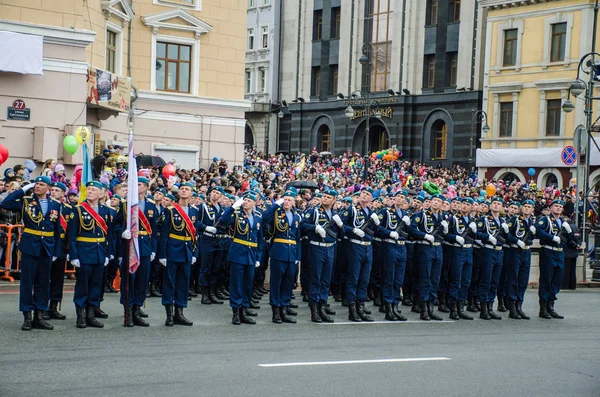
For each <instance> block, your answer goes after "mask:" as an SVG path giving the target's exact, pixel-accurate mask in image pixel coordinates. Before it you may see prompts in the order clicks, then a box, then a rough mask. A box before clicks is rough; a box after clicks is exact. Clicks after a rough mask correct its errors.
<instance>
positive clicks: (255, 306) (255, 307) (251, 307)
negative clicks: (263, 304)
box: [249, 299, 260, 310]
mask: <svg viewBox="0 0 600 397" xmlns="http://www.w3.org/2000/svg"><path fill="white" fill-rule="evenodd" d="M249 306H250V309H255V310H258V309H260V306H259V305H257V304H256V303H254V301H253V300H252V299H250V305H249Z"/></svg>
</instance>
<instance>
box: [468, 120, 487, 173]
mask: <svg viewBox="0 0 600 397" xmlns="http://www.w3.org/2000/svg"><path fill="white" fill-rule="evenodd" d="M487 119H488V115H487V113H486V112H485V111H484V110H477V111H475V112H473V117H472V118H471V138H470V142H469V172H471V169H472V168H473V144H474V142H473V141H474V139H475V125H476V124H477V123H485V124H484V125H483V127H481V130H482V131H483V133H484V134H485V135H487V133H488V132H490V126H489V125H488V123H487Z"/></svg>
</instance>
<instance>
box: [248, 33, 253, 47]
mask: <svg viewBox="0 0 600 397" xmlns="http://www.w3.org/2000/svg"><path fill="white" fill-rule="evenodd" d="M248 49H249V50H253V49H254V29H248Z"/></svg>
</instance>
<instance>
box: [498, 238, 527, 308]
mask: <svg viewBox="0 0 600 397" xmlns="http://www.w3.org/2000/svg"><path fill="white" fill-rule="evenodd" d="M504 255H505V257H506V261H505V265H504V266H505V267H506V296H508V297H509V298H510V299H511V300H513V301H516V302H523V299H524V297H525V291H526V290H527V285H528V284H529V269H530V268H531V250H522V249H520V248H509V249H507V250H506V252H505V253H504Z"/></svg>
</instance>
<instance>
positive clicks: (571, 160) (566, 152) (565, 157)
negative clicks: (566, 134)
mask: <svg viewBox="0 0 600 397" xmlns="http://www.w3.org/2000/svg"><path fill="white" fill-rule="evenodd" d="M560 158H561V159H562V161H563V163H565V165H573V164H575V162H576V161H577V151H576V150H575V148H574V147H573V146H565V148H564V149H563V150H562V152H561V154H560Z"/></svg>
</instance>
